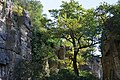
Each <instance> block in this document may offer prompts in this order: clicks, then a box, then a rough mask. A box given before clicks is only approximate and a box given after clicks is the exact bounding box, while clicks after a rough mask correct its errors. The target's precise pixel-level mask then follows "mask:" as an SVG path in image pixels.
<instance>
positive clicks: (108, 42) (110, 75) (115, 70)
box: [102, 15, 120, 80]
mask: <svg viewBox="0 0 120 80" xmlns="http://www.w3.org/2000/svg"><path fill="white" fill-rule="evenodd" d="M118 21H120V18H119V16H117V15H115V16H113V17H112V18H110V19H109V20H107V22H106V27H105V28H106V29H105V31H104V32H103V35H102V67H103V78H104V79H103V80H120V29H119V28H120V25H119V24H118V23H119V22H118Z"/></svg>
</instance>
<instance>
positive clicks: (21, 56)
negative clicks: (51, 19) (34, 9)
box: [0, 0, 32, 80]
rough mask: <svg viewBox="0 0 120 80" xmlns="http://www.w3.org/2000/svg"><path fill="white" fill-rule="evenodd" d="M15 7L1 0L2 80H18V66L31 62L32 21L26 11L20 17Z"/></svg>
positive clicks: (0, 59) (0, 68)
mask: <svg viewBox="0 0 120 80" xmlns="http://www.w3.org/2000/svg"><path fill="white" fill-rule="evenodd" d="M5 5H6V6H5ZM13 7H14V6H13V2H11V0H6V2H5V1H3V0H0V80H1V79H2V80H17V79H16V78H15V76H14V74H16V73H14V72H15V69H16V67H17V65H18V64H19V63H20V62H21V61H23V60H28V61H30V60H31V44H30V43H31V36H32V31H31V22H30V19H29V17H28V15H27V12H26V11H25V10H24V11H23V12H22V15H21V16H18V15H17V13H16V12H13V11H12V8H13ZM20 80H21V79H20ZM22 80H23V79H22ZM24 80H26V79H24Z"/></svg>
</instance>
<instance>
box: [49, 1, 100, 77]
mask: <svg viewBox="0 0 120 80" xmlns="http://www.w3.org/2000/svg"><path fill="white" fill-rule="evenodd" d="M60 7H61V9H58V10H57V9H53V10H50V13H51V14H52V17H54V18H55V20H54V21H55V24H56V25H55V27H52V29H53V32H54V33H55V37H57V38H61V39H63V40H66V41H68V42H70V43H71V45H72V46H73V53H74V55H73V57H72V58H71V60H72V62H73V68H74V72H75V74H76V75H77V76H79V71H78V68H77V55H78V53H79V51H80V50H81V49H83V48H89V47H91V46H93V45H95V44H97V43H99V37H100V35H99V34H100V32H99V28H98V19H97V18H96V17H95V14H94V9H88V10H87V9H84V8H83V7H82V6H81V5H80V4H79V3H78V2H76V1H74V0H71V1H70V2H64V1H63V2H62V5H61V6H60Z"/></svg>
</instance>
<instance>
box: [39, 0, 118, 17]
mask: <svg viewBox="0 0 120 80" xmlns="http://www.w3.org/2000/svg"><path fill="white" fill-rule="evenodd" d="M40 1H41V3H42V5H43V13H44V14H47V16H48V18H50V14H49V12H48V10H50V9H58V8H60V7H59V6H60V5H61V1H70V0H40ZM76 1H79V3H80V4H82V6H83V7H84V8H86V9H89V8H96V6H99V4H100V3H101V2H107V3H109V4H115V3H116V2H117V1H118V0H76Z"/></svg>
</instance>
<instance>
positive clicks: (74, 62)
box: [73, 50, 79, 76]
mask: <svg viewBox="0 0 120 80" xmlns="http://www.w3.org/2000/svg"><path fill="white" fill-rule="evenodd" d="M73 68H74V72H75V74H76V75H77V76H79V72H78V68H77V51H75V50H74V58H73Z"/></svg>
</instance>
